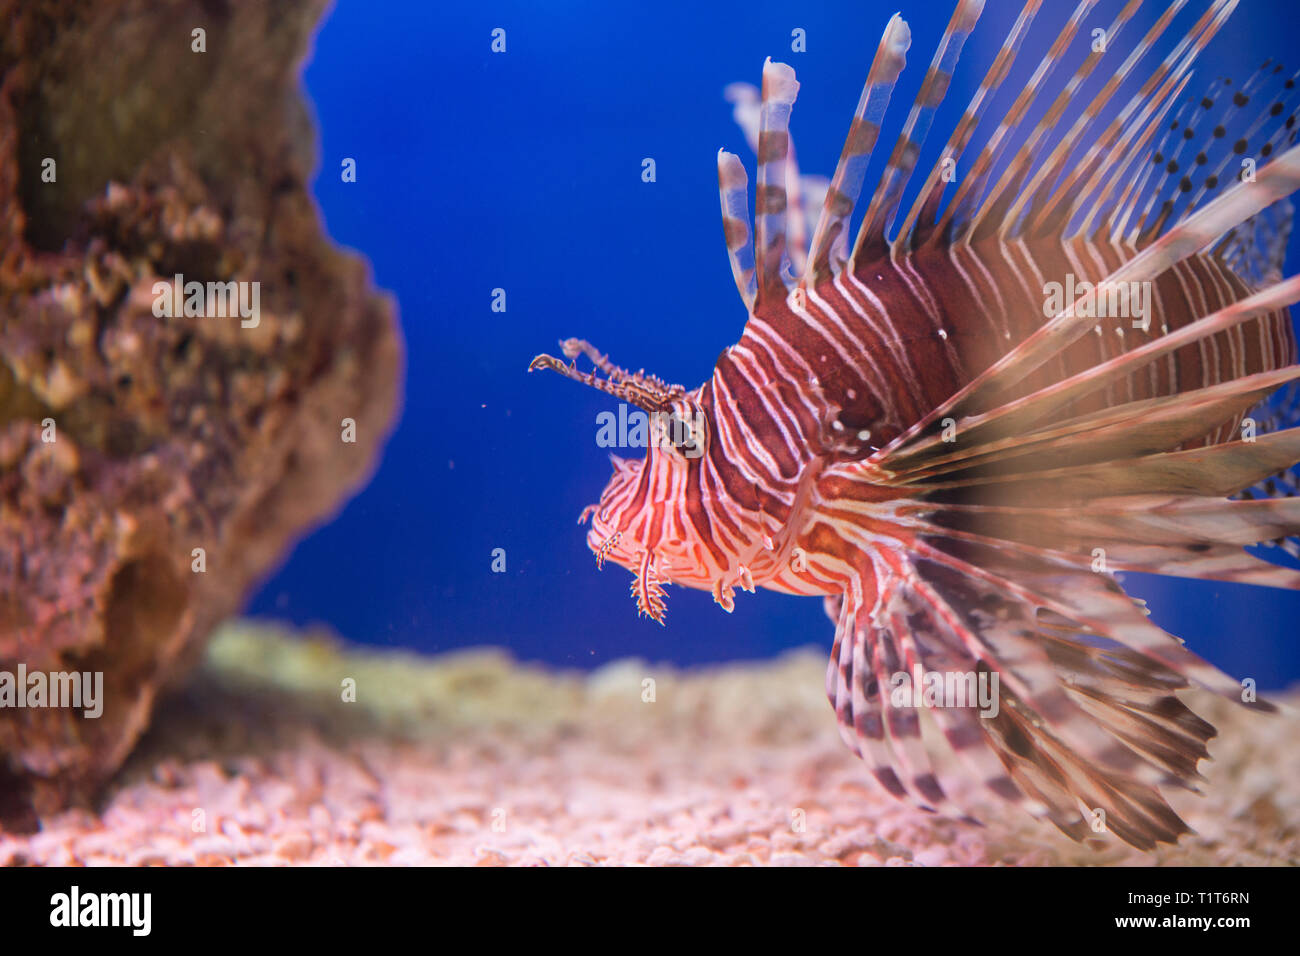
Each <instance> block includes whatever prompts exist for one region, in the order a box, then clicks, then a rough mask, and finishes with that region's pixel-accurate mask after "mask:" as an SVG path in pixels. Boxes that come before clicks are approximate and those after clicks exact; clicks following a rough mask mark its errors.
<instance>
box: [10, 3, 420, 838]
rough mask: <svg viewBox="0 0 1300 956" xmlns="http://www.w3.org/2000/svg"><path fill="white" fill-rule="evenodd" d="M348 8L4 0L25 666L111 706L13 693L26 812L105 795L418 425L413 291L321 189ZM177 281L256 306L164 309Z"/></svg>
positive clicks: (14, 627) (14, 440) (18, 823)
mask: <svg viewBox="0 0 1300 956" xmlns="http://www.w3.org/2000/svg"><path fill="white" fill-rule="evenodd" d="M324 7H325V2H324V0H294V2H284V3H275V4H267V3H261V2H253V0H249V2H242V0H230V2H217V3H210V2H205V0H103V2H96V3H93V4H87V3H72V2H66V0H0V23H3V24H4V30H3V32H2V33H0V670H6V671H10V672H13V671H14V670H15V669H16V667H17V666H18V665H19V664H21V665H23V666H25V668H26V669H27V671H29V672H32V671H41V672H47V673H48V672H69V671H77V672H95V671H99V672H102V673H103V682H104V698H105V699H104V710H103V715H102V716H101V717H100V718H98V719H85V718H83V717H82V716H81V715H80V714H79V713H76V714H75V715H74V712H72V711H69V710H61V709H56V708H43V709H14V708H6V709H0V827H8V828H9V829H10V830H15V829H17V830H22V829H30V828H31V827H33V826H35V823H36V820H37V818H39V817H42V816H45V815H48V814H49V813H51V812H54V811H57V810H58V809H60V808H61V807H64V806H67V805H69V804H70V803H73V802H76V801H84V800H87V799H90V798H92V797H93V796H94V794H95V793H96V791H97V788H98V787H99V786H100V785H101V784H102V783H103V781H105V780H106V779H107V778H108V777H109V776H110V775H111V774H112V773H113V772H114V771H115V770H116V769H117V768H118V767H119V766H120V765H121V763H122V761H123V760H124V759H125V757H126V755H127V754H128V753H129V752H130V749H131V747H132V746H133V745H134V743H135V741H136V740H137V739H138V737H139V735H140V734H141V733H142V732H143V730H144V729H145V727H146V726H147V724H148V721H149V718H150V712H151V710H152V707H153V703H154V700H155V698H156V696H157V695H158V693H159V691H160V689H161V688H162V687H163V686H164V685H165V684H166V683H167V682H169V681H171V680H172V679H174V678H176V677H177V676H179V675H181V674H183V673H184V672H185V670H186V669H187V665H189V664H190V663H192V662H193V661H194V660H195V659H197V656H198V653H199V651H200V650H201V649H202V645H203V642H204V641H205V639H206V638H207V636H208V635H209V633H210V632H211V630H212V628H213V627H214V626H215V625H216V624H217V622H219V621H221V620H222V619H224V618H226V617H228V616H229V615H230V614H232V613H234V612H235V611H236V610H237V609H238V607H239V606H240V603H241V602H242V601H243V600H244V598H245V597H246V595H247V593H248V591H249V589H250V587H251V586H252V585H253V584H254V583H256V582H257V580H258V579H259V578H261V577H262V576H264V575H265V574H266V573H267V572H268V571H269V570H270V569H271V568H272V567H273V565H274V564H275V562H276V561H278V560H279V559H281V558H282V557H283V555H284V554H285V553H286V550H287V548H288V546H289V545H290V544H291V543H292V542H293V541H294V540H295V539H296V538H297V537H298V536H300V535H301V534H302V533H303V532H304V531H305V530H306V529H308V528H309V527H310V526H312V525H313V524H315V523H318V522H320V521H321V520H323V519H325V518H326V517H328V516H329V515H330V514H331V513H332V512H334V511H335V510H336V509H337V508H338V507H339V506H340V504H341V503H342V501H343V500H344V498H345V497H346V496H347V495H348V494H350V493H351V492H352V491H354V490H355V489H356V488H357V487H358V486H359V484H360V483H361V482H362V481H363V480H364V479H365V478H366V476H367V475H368V473H369V471H370V470H371V468H372V467H373V465H374V461H375V458H376V453H377V450H378V448H379V446H380V444H381V443H382V441H383V439H384V437H385V435H386V433H387V431H388V429H389V428H390V427H391V425H392V421H393V417H394V413H395V409H396V406H397V396H398V395H399V394H400V389H401V381H400V380H401V365H402V360H401V344H400V340H399V333H398V329H397V324H396V320H395V315H394V307H393V303H392V302H391V301H390V300H389V299H388V298H386V297H384V296H381V295H379V294H377V293H376V292H375V290H374V289H373V287H372V285H371V282H370V278H369V275H368V270H367V267H366V265H365V263H364V262H363V261H362V260H361V259H359V258H358V257H356V256H354V255H349V254H345V253H342V252H340V251H339V250H337V249H336V248H335V247H334V246H333V244H332V243H330V241H329V240H328V239H327V237H326V236H325V235H324V234H323V231H322V226H321V223H320V219H319V216H318V213H317V210H316V206H315V203H314V201H313V199H312V197H311V195H310V193H309V191H308V183H309V180H310V177H311V175H312V172H313V168H314V166H315V157H314V153H315V145H314V143H315V136H314V133H313V131H312V127H311V124H310V122H309V121H308V119H307V112H306V109H305V107H304V104H303V101H302V95H301V91H300V89H299V74H300V70H301V65H302V61H303V58H304V56H305V52H306V50H307V48H308V44H309V41H310V37H311V34H312V31H313V29H314V28H315V26H316V23H317V21H318V19H319V18H320V16H321V14H322V11H323V9H324ZM198 30H201V31H203V32H202V37H203V43H202V47H203V50H202V51H201V52H200V51H197V50H196V49H195V47H196V46H197V45H198V44H197V43H196V39H195V37H196V33H195V31H198ZM177 275H181V276H184V277H185V281H186V282H189V281H191V280H192V281H197V282H200V283H203V284H204V287H205V289H206V288H208V286H207V284H208V283H222V284H223V285H224V284H225V283H231V284H232V285H230V286H227V287H226V288H235V289H238V290H239V292H240V293H244V292H247V291H250V290H251V291H252V292H255V293H256V294H257V306H258V313H257V317H256V318H257V320H256V321H247V320H244V319H242V318H241V317H240V316H238V315H236V316H233V317H232V316H230V315H229V314H228V313H227V314H225V315H221V314H219V313H213V314H207V312H211V309H207V310H206V311H205V314H204V315H198V316H195V315H190V316H186V315H184V314H181V315H177V316H175V317H171V318H169V317H166V316H165V314H164V315H163V316H162V317H160V316H159V315H158V313H157V311H156V309H155V305H156V300H157V295H156V293H155V291H154V284H155V283H157V282H159V281H163V282H168V283H170V282H172V281H173V280H174V277H175V276H177ZM245 302H246V304H251V303H252V297H251V295H250V296H247V297H246V298H245ZM164 312H165V310H164ZM344 419H352V420H353V421H354V423H355V436H356V441H355V443H347V442H345V441H343V440H341V436H342V434H343V428H342V421H343V420H344ZM196 549H201V551H199V550H196Z"/></svg>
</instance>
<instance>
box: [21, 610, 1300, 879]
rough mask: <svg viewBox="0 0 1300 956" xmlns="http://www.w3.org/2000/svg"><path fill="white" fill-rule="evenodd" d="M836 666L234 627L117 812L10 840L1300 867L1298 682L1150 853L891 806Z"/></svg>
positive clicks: (696, 859) (607, 860)
mask: <svg viewBox="0 0 1300 956" xmlns="http://www.w3.org/2000/svg"><path fill="white" fill-rule="evenodd" d="M824 668H825V660H824V653H823V652H822V651H820V650H805V651H798V652H794V653H791V654H788V655H786V656H785V657H782V658H780V659H778V660H775V661H772V662H768V663H756V664H735V665H730V666H726V667H714V668H705V669H698V670H691V671H679V670H674V669H673V668H670V667H664V666H659V665H651V664H647V663H645V662H641V661H621V662H618V663H615V664H611V665H609V666H607V667H604V668H602V669H600V670H598V671H595V672H594V673H591V674H579V673H564V672H558V673H557V672H553V671H547V670H543V669H540V668H536V667H530V666H526V665H521V664H518V663H515V662H513V661H512V660H511V659H510V658H509V656H507V655H506V654H505V653H504V652H501V651H495V650H481V651H469V652H460V653H455V654H448V655H444V656H441V657H432V658H430V657H423V658H422V657H418V656H416V655H412V654H407V653H392V652H386V651H379V650H374V649H362V648H357V647H351V648H349V647H346V646H344V645H342V644H340V643H338V642H337V641H335V640H332V639H329V638H327V637H302V636H299V635H294V634H289V633H285V632H279V631H276V630H274V629H271V628H267V627H265V626H261V627H259V626H255V625H251V624H237V625H231V626H230V627H228V628H226V629H224V630H222V631H221V632H220V633H219V634H218V636H217V638H216V639H215V640H214V641H213V643H212V645H211V646H210V648H209V651H208V654H207V658H206V661H205V663H204V666H203V667H202V668H201V669H200V670H198V671H197V672H196V673H195V675H194V679H193V680H192V681H191V683H190V684H189V685H188V686H187V687H186V688H185V689H184V690H183V691H182V692H181V693H180V694H178V695H177V696H175V697H173V698H171V699H169V700H168V701H166V702H164V703H163V704H162V705H161V706H162V715H163V719H160V720H159V721H158V722H157V724H156V726H155V727H154V729H153V730H151V731H150V732H149V734H148V735H147V736H146V738H145V739H144V740H143V741H142V743H141V746H140V747H139V748H138V750H137V751H136V753H135V754H134V755H133V756H132V757H131V759H130V761H129V762H128V764H127V766H126V768H125V769H124V771H123V772H122V773H121V774H120V775H119V776H118V778H117V779H116V780H115V781H114V783H113V785H112V787H111V790H110V792H109V794H108V796H107V798H106V800H105V802H104V803H103V804H102V806H101V807H100V810H99V812H90V811H84V810H78V811H70V812H65V813H61V814H57V815H54V816H51V817H49V818H47V819H46V820H44V821H43V823H44V826H43V830H42V832H41V833H39V834H36V835H33V836H29V837H9V838H5V837H3V836H0V865H3V864H9V865H24V864H76V863H87V864H118V863H125V864H196V865H226V864H231V863H241V864H254V865H258V864H312V865H325V866H330V865H333V866H338V865H377V864H393V865H405V864H470V865H528V864H532V865H563V864H570V865H572V864H578V865H597V864H639V863H644V864H652V865H653V864H664V865H706V864H709V865H718V864H725V865H737V864H739V865H745V864H752V865H790V866H793V865H835V866H839V865H846V866H854V865H857V866H880V865H905V864H921V865H929V866H933V865H947V864H967V865H1003V864H1040V865H1041V864H1055V865H1061V864H1084V865H1139V866H1140V865H1152V864H1154V865H1178V866H1182V865H1234V864H1252V865H1286V864H1295V863H1296V862H1298V861H1300V787H1297V783H1298V782H1300V753H1297V750H1296V748H1295V747H1294V746H1293V742H1294V740H1295V739H1296V737H1297V735H1298V734H1300V713H1298V712H1297V710H1296V705H1297V704H1300V693H1297V692H1295V691H1293V692H1291V693H1289V694H1285V695H1276V696H1275V697H1274V698H1273V699H1275V700H1277V701H1278V702H1279V703H1281V704H1282V705H1283V706H1284V713H1282V714H1281V715H1277V716H1274V717H1264V716H1261V715H1258V714H1252V713H1250V712H1247V711H1245V710H1244V709H1242V708H1240V707H1235V708H1234V707H1233V706H1232V705H1231V704H1229V703H1226V702H1218V701H1214V700H1204V701H1201V700H1198V701H1197V705H1198V706H1204V707H1205V709H1206V713H1207V715H1208V716H1209V717H1210V718H1211V719H1212V720H1213V721H1214V722H1215V723H1216V724H1217V725H1218V726H1219V728H1220V736H1219V737H1218V738H1216V739H1215V740H1213V741H1211V744H1210V749H1211V752H1212V753H1213V754H1214V756H1215V760H1214V761H1212V762H1209V763H1203V764H1202V765H1201V766H1202V769H1203V771H1204V772H1205V774H1206V776H1207V777H1208V782H1207V783H1206V785H1205V792H1206V793H1205V796H1204V797H1197V796H1196V795H1194V794H1189V793H1175V794H1173V795H1172V802H1173V804H1174V806H1175V808H1176V809H1177V810H1178V811H1179V812H1180V813H1181V814H1183V815H1184V818H1185V819H1186V820H1187V821H1188V822H1189V823H1190V824H1191V826H1192V827H1193V828H1194V829H1195V830H1196V831H1197V832H1196V833H1195V834H1191V835H1188V836H1185V837H1184V838H1183V840H1182V843H1181V844H1180V845H1179V846H1176V847H1165V848H1163V849H1161V850H1160V851H1158V852H1156V853H1152V854H1143V853H1140V852H1138V851H1136V850H1133V849H1132V848H1130V847H1128V846H1125V845H1124V844H1122V843H1121V842H1119V841H1118V840H1116V839H1114V838H1113V837H1109V836H1106V835H1104V834H1103V835H1098V837H1097V838H1096V839H1093V840H1090V841H1089V843H1088V844H1087V845H1079V844H1075V843H1074V842H1072V841H1071V840H1069V839H1067V838H1066V837H1064V836H1062V835H1060V834H1059V833H1057V831H1056V830H1055V829H1053V828H1052V827H1051V826H1050V825H1040V824H1037V823H1035V822H1034V821H1033V820H1031V819H1030V818H1029V817H1027V816H1024V815H1021V814H1018V813H1015V812H1012V811H1009V810H1003V809H1001V808H998V807H991V808H985V816H984V819H985V822H986V824H987V825H986V826H985V827H983V828H978V827H974V826H971V825H968V824H961V823H956V822H951V821H946V820H941V819H936V818H934V817H931V816H927V815H926V814H923V813H921V812H919V811H916V810H913V809H911V808H909V807H906V806H904V805H902V804H900V803H898V802H896V801H894V800H893V799H891V798H890V797H888V796H886V795H884V794H882V793H881V792H880V791H879V789H877V788H876V787H875V786H874V785H873V784H872V782H871V781H870V779H869V778H868V775H867V772H866V769H865V768H864V767H863V766H862V764H861V762H860V761H859V760H858V759H857V758H856V757H854V756H853V755H852V754H850V753H849V752H848V750H847V749H846V748H845V747H844V745H843V744H842V743H841V742H840V740H839V736H838V734H837V732H836V729H835V721H834V719H833V716H832V714H831V713H830V710H829V707H828V705H827V703H826V701H825V698H824V696H823V694H822V681H823V677H824ZM647 678H651V679H653V680H654V681H655V694H654V696H655V700H654V701H653V702H646V701H644V700H643V688H644V685H643V681H644V680H646V679H647ZM347 679H351V680H352V681H355V688H356V700H355V702H345V701H344V700H343V696H344V695H343V693H342V687H343V682H344V681H345V680H347ZM800 819H801V820H802V821H803V827H802V829H800V828H798V827H797V826H796V825H795V823H796V821H797V820H800ZM196 827H201V829H196Z"/></svg>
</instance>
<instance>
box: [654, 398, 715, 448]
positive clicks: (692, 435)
mask: <svg viewBox="0 0 1300 956" xmlns="http://www.w3.org/2000/svg"><path fill="white" fill-rule="evenodd" d="M659 422H660V428H661V429H662V431H661V432H660V435H659V444H660V447H663V448H670V449H672V450H673V451H674V452H676V453H678V454H680V455H685V456H686V457H698V455H699V454H700V453H701V452H702V450H703V442H704V435H703V434H702V429H703V426H702V424H701V423H700V421H699V416H698V414H696V415H685V414H683V413H682V412H681V411H679V410H677V409H673V410H672V411H670V412H667V413H665V414H663V415H662V416H661V417H660V419H659Z"/></svg>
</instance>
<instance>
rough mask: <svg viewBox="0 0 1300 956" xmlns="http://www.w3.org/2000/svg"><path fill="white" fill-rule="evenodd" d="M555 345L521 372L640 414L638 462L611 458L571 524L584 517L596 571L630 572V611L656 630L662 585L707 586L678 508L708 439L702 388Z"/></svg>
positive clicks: (703, 562) (703, 559)
mask: <svg viewBox="0 0 1300 956" xmlns="http://www.w3.org/2000/svg"><path fill="white" fill-rule="evenodd" d="M560 347H561V350H562V351H563V354H564V357H565V358H564V359H559V358H556V357H554V356H551V355H539V356H537V357H536V358H535V359H533V361H532V363H531V364H530V365H529V366H528V370H529V371H530V372H531V371H533V370H534V369H540V368H547V369H551V370H552V371H555V372H559V373H560V374H561V375H563V376H565V377H566V378H571V379H573V380H574V381H577V382H582V383H583V384H584V385H590V386H591V387H592V388H596V389H598V390H600V391H602V392H605V393H606V394H607V395H612V396H614V397H615V398H618V399H619V400H621V401H623V402H626V403H628V404H629V405H634V406H636V407H637V408H638V409H640V410H641V411H643V412H644V413H645V414H646V419H645V421H644V422H643V423H642V425H643V426H644V431H643V434H644V436H645V448H646V453H645V457H644V458H642V459H640V460H637V459H631V458H622V457H619V456H618V455H613V454H611V455H610V461H611V462H612V463H613V466H614V473H613V475H611V476H610V479H609V482H608V484H606V486H605V490H604V491H603V492H602V493H601V496H600V501H599V502H598V503H597V504H594V505H588V506H587V508H585V509H584V510H583V512H582V514H581V515H580V516H579V518H578V521H579V522H583V521H586V520H588V519H590V522H591V527H590V529H589V530H588V532H587V544H588V546H589V547H590V548H591V550H592V552H593V553H594V554H595V555H596V565H597V566H598V567H603V566H604V564H605V562H606V561H610V562H613V563H614V564H617V565H620V566H622V567H625V568H627V569H628V570H630V571H631V572H632V574H633V582H632V589H631V590H632V596H633V598H634V599H635V601H636V605H637V610H638V611H639V612H640V613H641V614H644V615H646V616H647V617H650V618H652V619H654V620H655V621H658V622H659V623H660V624H662V623H663V622H664V600H665V593H664V590H663V586H664V585H665V584H669V583H680V584H687V585H692V586H695V587H705V588H707V587H709V586H710V583H711V578H712V575H711V573H710V570H709V568H708V566H707V550H706V549H705V547H704V543H703V542H702V541H699V540H697V538H698V534H697V532H696V530H695V526H694V525H693V523H692V522H690V521H688V520H686V516H685V514H684V513H683V512H682V510H681V509H682V508H683V506H684V501H683V499H684V497H685V496H684V495H683V493H682V489H683V488H684V487H685V479H686V475H687V473H688V472H689V469H691V468H692V467H699V464H698V463H699V461H700V460H701V459H702V458H703V456H704V454H705V450H706V448H707V443H708V436H709V434H710V427H709V421H708V416H707V412H706V409H705V407H704V404H703V403H702V402H701V391H702V390H701V389H696V390H695V391H693V392H688V391H687V390H686V389H685V388H683V387H682V386H680V385H669V384H668V383H666V382H664V381H663V380H662V379H660V378H658V377H657V376H654V375H647V374H646V373H645V372H644V371H641V372H635V373H632V372H628V371H626V370H624V369H622V368H619V367H618V366H616V365H614V364H612V363H611V362H610V361H609V359H608V357H606V356H605V355H603V354H601V353H600V352H599V351H597V350H596V349H595V348H594V347H592V346H591V345H590V344H588V343H587V342H584V341H582V340H580V339H567V340H565V341H563V342H561V343H560ZM579 355H585V356H587V358H588V359H589V360H590V361H591V363H592V365H593V366H594V370H593V371H590V372H584V371H580V370H579V369H578V367H577V359H578V357H579ZM566 360H567V361H566ZM633 431H634V432H635V431H636V429H635V428H634V429H633ZM635 444H637V445H639V444H640V441H639V440H638V441H636V442H635Z"/></svg>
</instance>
